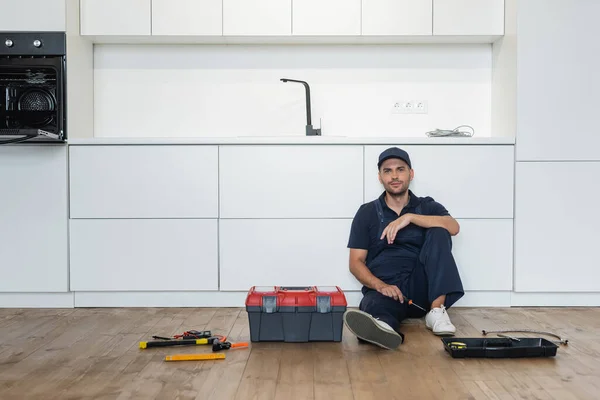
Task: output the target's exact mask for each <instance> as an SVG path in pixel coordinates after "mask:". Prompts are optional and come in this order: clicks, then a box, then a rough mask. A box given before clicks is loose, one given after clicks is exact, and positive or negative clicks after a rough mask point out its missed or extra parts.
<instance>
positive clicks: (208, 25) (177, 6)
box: [152, 0, 223, 36]
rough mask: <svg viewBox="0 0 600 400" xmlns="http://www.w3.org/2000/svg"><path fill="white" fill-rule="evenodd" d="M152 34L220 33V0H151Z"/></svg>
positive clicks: (221, 22) (221, 5) (221, 17)
mask: <svg viewBox="0 0 600 400" xmlns="http://www.w3.org/2000/svg"><path fill="white" fill-rule="evenodd" d="M152 34H153V35H192V36H194V35H207V36H213V35H222V34H223V2H222V0H152Z"/></svg>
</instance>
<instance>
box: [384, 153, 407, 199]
mask: <svg viewBox="0 0 600 400" xmlns="http://www.w3.org/2000/svg"><path fill="white" fill-rule="evenodd" d="M378 175H379V182H381V184H382V185H383V187H384V189H385V190H386V192H388V193H389V194H391V195H394V196H400V195H403V194H404V193H406V191H407V190H408V187H409V186H410V181H412V179H413V177H414V171H413V170H412V169H410V168H409V167H408V164H407V163H406V162H405V161H403V160H400V159H398V158H390V159H389V160H385V161H384V162H383V164H381V168H379V174H378Z"/></svg>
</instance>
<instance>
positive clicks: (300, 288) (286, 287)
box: [279, 286, 312, 292]
mask: <svg viewBox="0 0 600 400" xmlns="http://www.w3.org/2000/svg"><path fill="white" fill-rule="evenodd" d="M279 289H281V290H285V291H288V290H301V291H304V292H308V291H310V290H312V287H310V286H281V287H280V288H279Z"/></svg>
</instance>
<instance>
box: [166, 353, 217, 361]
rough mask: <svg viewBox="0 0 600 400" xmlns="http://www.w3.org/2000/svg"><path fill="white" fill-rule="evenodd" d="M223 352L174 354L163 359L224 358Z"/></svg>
mask: <svg viewBox="0 0 600 400" xmlns="http://www.w3.org/2000/svg"><path fill="white" fill-rule="evenodd" d="M224 359H225V354H224V353H216V354H215V353H208V354H175V355H172V356H166V357H165V361H204V360H224Z"/></svg>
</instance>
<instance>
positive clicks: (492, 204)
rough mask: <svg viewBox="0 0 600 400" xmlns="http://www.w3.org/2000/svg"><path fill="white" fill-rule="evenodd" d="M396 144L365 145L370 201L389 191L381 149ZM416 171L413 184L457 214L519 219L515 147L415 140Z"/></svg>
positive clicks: (419, 192) (418, 192) (414, 188)
mask: <svg viewBox="0 0 600 400" xmlns="http://www.w3.org/2000/svg"><path fill="white" fill-rule="evenodd" d="M388 147H391V146H365V200H366V201H371V200H374V199H375V198H377V197H378V196H379V195H381V193H383V191H384V189H383V186H382V185H381V184H380V183H379V180H378V179H377V173H378V171H377V160H378V158H379V154H380V153H381V152H382V151H383V150H385V149H386V148H388ZM399 147H401V148H402V149H404V150H406V151H407V152H408V153H409V156H410V158H411V161H412V166H413V169H414V170H415V176H414V180H413V181H412V182H411V184H410V189H411V190H412V191H413V192H414V193H415V195H417V196H420V197H425V196H431V197H432V198H433V199H434V200H436V201H437V202H439V203H441V204H442V205H444V206H445V207H446V209H447V210H448V211H449V212H450V214H452V216H454V218H513V193H514V186H513V182H514V179H513V175H514V146H512V145H481V146H479V145H465V146H460V145H426V146H422V145H421V146H420V145H409V146H399Z"/></svg>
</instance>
